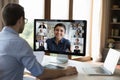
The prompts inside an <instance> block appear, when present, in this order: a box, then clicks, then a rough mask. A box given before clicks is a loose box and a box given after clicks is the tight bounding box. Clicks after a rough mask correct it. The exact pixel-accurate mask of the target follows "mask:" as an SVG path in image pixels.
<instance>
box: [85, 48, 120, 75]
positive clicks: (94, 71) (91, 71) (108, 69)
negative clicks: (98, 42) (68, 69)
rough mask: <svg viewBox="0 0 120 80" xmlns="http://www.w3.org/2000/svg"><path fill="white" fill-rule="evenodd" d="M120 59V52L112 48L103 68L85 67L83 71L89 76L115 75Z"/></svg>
mask: <svg viewBox="0 0 120 80" xmlns="http://www.w3.org/2000/svg"><path fill="white" fill-rule="evenodd" d="M119 58H120V52H119V51H117V50H115V49H111V48H110V49H109V51H108V54H107V57H106V59H105V62H104V64H103V65H102V66H98V67H85V68H83V70H84V72H85V73H86V74H88V75H113V74H114V71H115V68H116V65H117V63H118V60H119Z"/></svg>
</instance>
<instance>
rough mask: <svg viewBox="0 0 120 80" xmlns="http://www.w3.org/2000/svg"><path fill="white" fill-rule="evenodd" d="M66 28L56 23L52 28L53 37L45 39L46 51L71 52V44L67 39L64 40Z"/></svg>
mask: <svg viewBox="0 0 120 80" xmlns="http://www.w3.org/2000/svg"><path fill="white" fill-rule="evenodd" d="M65 33H66V27H65V25H64V24H63V23H58V24H56V25H55V27H54V35H55V36H54V37H53V38H50V39H47V40H46V43H47V49H48V51H56V52H68V51H69V52H71V43H70V41H69V40H68V39H66V38H64V35H65Z"/></svg>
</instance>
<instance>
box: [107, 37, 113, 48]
mask: <svg viewBox="0 0 120 80" xmlns="http://www.w3.org/2000/svg"><path fill="white" fill-rule="evenodd" d="M107 43H108V48H114V47H115V40H114V39H111V38H110V39H108V40H107Z"/></svg>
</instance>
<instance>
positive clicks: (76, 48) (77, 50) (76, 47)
mask: <svg viewBox="0 0 120 80" xmlns="http://www.w3.org/2000/svg"><path fill="white" fill-rule="evenodd" d="M74 53H75V54H76V53H80V49H79V46H75V49H74Z"/></svg>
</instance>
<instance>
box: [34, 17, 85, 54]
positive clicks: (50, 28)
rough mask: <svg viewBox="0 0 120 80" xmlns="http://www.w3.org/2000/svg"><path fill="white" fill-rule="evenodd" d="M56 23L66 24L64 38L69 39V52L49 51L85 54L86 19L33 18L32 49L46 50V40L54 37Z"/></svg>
mask: <svg viewBox="0 0 120 80" xmlns="http://www.w3.org/2000/svg"><path fill="white" fill-rule="evenodd" d="M58 23H62V24H64V25H65V26H66V33H65V36H64V38H66V39H68V40H69V41H70V44H71V52H62V51H61V52H56V51H51V52H52V53H59V54H68V55H69V54H70V55H79V56H85V53H86V32H87V31H86V30H87V21H86V20H58V19H57V20H46V19H34V46H33V47H34V51H47V43H46V40H47V39H49V38H52V37H54V26H55V25H56V24H58Z"/></svg>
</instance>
